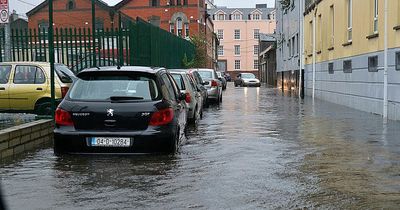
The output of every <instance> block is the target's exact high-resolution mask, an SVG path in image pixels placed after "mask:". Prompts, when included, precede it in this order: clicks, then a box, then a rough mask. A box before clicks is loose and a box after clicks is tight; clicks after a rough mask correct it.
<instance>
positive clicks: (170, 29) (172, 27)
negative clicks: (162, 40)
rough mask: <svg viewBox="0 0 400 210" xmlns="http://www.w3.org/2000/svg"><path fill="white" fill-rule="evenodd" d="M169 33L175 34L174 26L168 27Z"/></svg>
mask: <svg viewBox="0 0 400 210" xmlns="http://www.w3.org/2000/svg"><path fill="white" fill-rule="evenodd" d="M169 32H171V33H173V34H175V25H174V24H171V25H169Z"/></svg>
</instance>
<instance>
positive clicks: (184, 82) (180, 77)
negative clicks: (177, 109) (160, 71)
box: [170, 70, 203, 124]
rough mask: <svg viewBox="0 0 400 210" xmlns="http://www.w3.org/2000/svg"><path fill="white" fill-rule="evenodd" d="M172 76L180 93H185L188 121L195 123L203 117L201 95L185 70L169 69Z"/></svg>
mask: <svg viewBox="0 0 400 210" xmlns="http://www.w3.org/2000/svg"><path fill="white" fill-rule="evenodd" d="M170 73H171V75H172V77H173V78H174V80H175V82H176V84H177V85H178V87H179V89H180V90H181V92H182V93H185V94H186V99H185V101H186V106H187V108H188V114H187V118H188V121H189V122H191V123H193V124H197V123H198V121H199V120H200V119H201V118H202V117H203V97H202V95H201V93H200V92H199V91H197V88H196V85H195V83H194V81H193V80H192V79H191V78H190V77H189V75H188V73H187V72H183V71H180V70H175V71H174V70H170Z"/></svg>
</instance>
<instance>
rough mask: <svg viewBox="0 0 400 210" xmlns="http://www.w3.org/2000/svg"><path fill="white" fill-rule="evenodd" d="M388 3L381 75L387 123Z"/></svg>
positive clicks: (384, 112)
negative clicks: (382, 71)
mask: <svg viewBox="0 0 400 210" xmlns="http://www.w3.org/2000/svg"><path fill="white" fill-rule="evenodd" d="M387 19H388V2H387V0H385V23H384V24H385V29H384V30H385V32H384V48H385V50H384V73H383V119H384V122H385V123H386V122H387V121H388V22H387V21H388V20H387Z"/></svg>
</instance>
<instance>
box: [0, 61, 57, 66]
mask: <svg viewBox="0 0 400 210" xmlns="http://www.w3.org/2000/svg"><path fill="white" fill-rule="evenodd" d="M4 64H5V65H37V66H50V63H49V62H37V61H15V62H1V63H0V65H4ZM55 65H63V64H60V63H55Z"/></svg>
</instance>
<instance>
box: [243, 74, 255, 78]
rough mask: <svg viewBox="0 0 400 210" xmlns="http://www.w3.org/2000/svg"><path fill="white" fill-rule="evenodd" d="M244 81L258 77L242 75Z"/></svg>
mask: <svg viewBox="0 0 400 210" xmlns="http://www.w3.org/2000/svg"><path fill="white" fill-rule="evenodd" d="M242 78H243V79H255V78H256V76H255V75H254V74H242Z"/></svg>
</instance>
